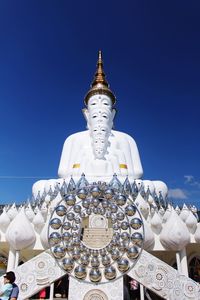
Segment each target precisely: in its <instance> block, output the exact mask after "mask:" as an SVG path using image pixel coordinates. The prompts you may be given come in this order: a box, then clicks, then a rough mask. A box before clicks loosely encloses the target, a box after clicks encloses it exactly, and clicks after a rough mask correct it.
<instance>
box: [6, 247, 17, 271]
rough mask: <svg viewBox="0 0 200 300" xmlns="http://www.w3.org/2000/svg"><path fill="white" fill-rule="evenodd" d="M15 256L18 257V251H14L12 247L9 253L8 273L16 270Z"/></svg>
mask: <svg viewBox="0 0 200 300" xmlns="http://www.w3.org/2000/svg"><path fill="white" fill-rule="evenodd" d="M15 255H16V250H14V249H13V248H12V247H10V250H9V253H8V264H7V272H8V271H11V270H13V269H14V268H15Z"/></svg>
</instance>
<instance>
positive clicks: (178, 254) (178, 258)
mask: <svg viewBox="0 0 200 300" xmlns="http://www.w3.org/2000/svg"><path fill="white" fill-rule="evenodd" d="M176 264H177V270H178V271H179V272H180V273H182V270H181V258H180V252H176Z"/></svg>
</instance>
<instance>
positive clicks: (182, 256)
mask: <svg viewBox="0 0 200 300" xmlns="http://www.w3.org/2000/svg"><path fill="white" fill-rule="evenodd" d="M176 263H177V270H178V271H179V272H180V273H181V274H182V275H185V276H187V277H188V265H187V254H186V249H185V247H184V248H183V249H182V250H181V251H179V252H176Z"/></svg>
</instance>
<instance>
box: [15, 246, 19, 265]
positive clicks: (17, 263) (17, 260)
mask: <svg viewBox="0 0 200 300" xmlns="http://www.w3.org/2000/svg"><path fill="white" fill-rule="evenodd" d="M19 254H20V252H19V250H16V253H15V269H16V268H17V267H18V265H19Z"/></svg>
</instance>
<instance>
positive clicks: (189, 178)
mask: <svg viewBox="0 0 200 300" xmlns="http://www.w3.org/2000/svg"><path fill="white" fill-rule="evenodd" d="M184 178H185V184H189V185H191V186H196V187H197V188H200V182H199V181H197V180H196V179H195V178H194V176H193V175H184Z"/></svg>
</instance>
